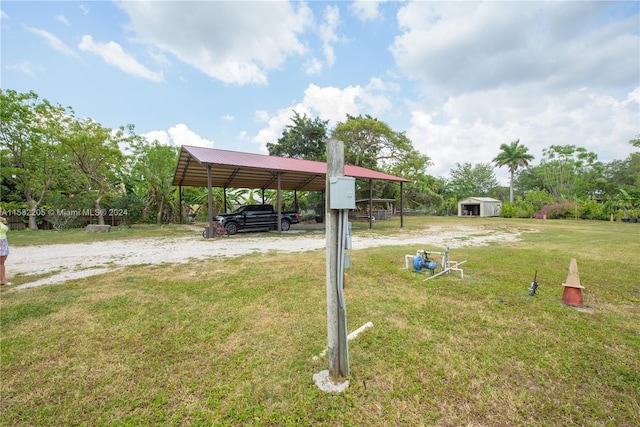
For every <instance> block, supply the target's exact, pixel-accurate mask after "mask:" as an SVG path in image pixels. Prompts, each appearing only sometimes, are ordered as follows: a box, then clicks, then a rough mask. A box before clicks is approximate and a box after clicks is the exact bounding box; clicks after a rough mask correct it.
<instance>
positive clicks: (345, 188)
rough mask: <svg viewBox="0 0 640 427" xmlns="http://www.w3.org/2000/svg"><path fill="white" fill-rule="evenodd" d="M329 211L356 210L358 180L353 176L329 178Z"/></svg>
mask: <svg viewBox="0 0 640 427" xmlns="http://www.w3.org/2000/svg"><path fill="white" fill-rule="evenodd" d="M329 186H330V188H329V209H355V208H356V179H355V178H353V177H351V176H332V177H330V178H329Z"/></svg>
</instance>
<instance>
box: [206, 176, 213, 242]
mask: <svg viewBox="0 0 640 427" xmlns="http://www.w3.org/2000/svg"><path fill="white" fill-rule="evenodd" d="M211 185H212V183H211V165H207V189H208V191H209V206H208V207H209V233H208V234H207V237H213V189H212V188H211Z"/></svg>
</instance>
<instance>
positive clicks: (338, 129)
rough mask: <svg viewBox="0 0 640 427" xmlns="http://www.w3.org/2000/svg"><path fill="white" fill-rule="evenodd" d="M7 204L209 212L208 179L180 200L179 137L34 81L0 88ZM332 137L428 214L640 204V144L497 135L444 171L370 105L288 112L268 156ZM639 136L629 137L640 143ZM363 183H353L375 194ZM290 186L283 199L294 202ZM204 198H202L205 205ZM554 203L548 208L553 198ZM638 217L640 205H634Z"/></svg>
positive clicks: (30, 210)
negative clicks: (118, 120)
mask: <svg viewBox="0 0 640 427" xmlns="http://www.w3.org/2000/svg"><path fill="white" fill-rule="evenodd" d="M0 110H1V111H0V144H1V145H0V160H1V162H2V163H1V164H0V177H1V179H2V182H1V184H0V203H1V205H0V208H1V209H2V210H3V212H4V213H5V214H7V213H8V214H9V215H12V214H13V217H14V218H13V220H14V221H15V220H16V218H15V217H20V218H19V220H21V221H23V222H25V224H26V225H27V226H28V227H29V228H30V229H33V230H35V229H38V228H39V227H43V226H44V225H46V224H49V225H50V226H52V227H54V228H58V229H60V228H65V227H69V226H73V225H78V222H81V221H87V215H80V214H88V216H89V220H90V221H93V222H96V223H98V224H104V223H105V220H106V218H107V217H108V216H110V218H111V220H112V221H113V217H114V216H117V217H119V218H117V219H118V222H125V223H127V224H131V223H138V222H150V223H156V224H161V223H164V222H177V221H178V219H179V218H187V217H189V214H192V215H202V217H206V212H205V210H206V204H207V203H206V200H207V190H206V189H203V188H193V187H187V188H184V189H183V194H182V199H183V201H184V204H183V206H180V203H179V197H178V193H177V189H176V188H175V187H174V186H173V185H172V181H173V173H174V171H175V167H176V163H177V158H178V154H179V152H178V148H177V147H171V146H165V145H162V144H160V143H159V142H158V141H148V140H147V139H146V138H145V137H143V136H141V135H137V134H136V132H135V127H134V126H133V125H126V126H121V127H119V128H118V129H110V128H107V127H104V126H102V125H101V124H100V123H98V122H96V121H95V120H93V119H88V118H78V117H76V114H75V112H74V111H73V109H72V108H71V107H63V106H61V105H60V104H53V103H51V102H49V101H48V100H46V99H42V98H40V97H39V96H38V95H37V94H36V93H34V92H32V91H31V92H28V93H19V92H17V91H14V90H10V89H9V90H2V89H0ZM331 138H334V139H339V140H342V141H344V143H345V163H346V164H351V165H356V166H362V167H365V168H369V169H373V170H377V171H381V172H384V173H388V174H391V175H395V176H399V177H403V178H406V179H408V180H409V181H410V182H409V183H407V184H406V185H405V186H404V189H403V190H404V194H403V196H404V206H405V208H406V209H407V210H411V211H415V212H418V213H423V214H435V215H448V214H455V213H456V211H457V202H458V200H461V199H464V198H466V197H469V196H489V197H495V198H498V199H500V200H503V201H504V202H505V203H503V212H502V213H503V215H504V216H520V217H532V216H534V215H536V214H539V213H540V212H542V210H543V209H547V212H546V213H548V214H549V215H550V216H566V215H567V212H569V213H570V214H571V215H574V216H575V215H578V216H581V217H586V218H591V219H608V217H609V215H610V214H616V215H618V216H623V215H630V214H634V211H635V210H637V209H638V208H640V153H638V152H636V153H632V154H631V155H629V156H628V157H627V158H626V159H623V160H614V161H612V162H610V163H601V162H598V160H597V156H596V155H595V154H594V153H591V152H589V151H587V150H586V149H584V148H582V147H578V146H575V145H566V146H555V145H552V146H550V147H548V148H547V149H545V150H544V152H543V158H542V159H541V160H540V162H539V163H538V164H533V161H534V158H533V156H532V155H531V154H529V153H528V149H527V148H526V147H525V146H524V145H522V144H520V141H519V140H516V141H512V142H511V143H508V144H507V143H505V144H501V145H500V146H499V149H497V150H496V151H497V154H496V157H495V158H494V159H493V161H492V163H478V164H471V163H464V164H459V163H458V164H456V167H455V168H453V169H451V171H450V173H449V176H447V177H434V176H432V175H430V174H428V168H429V167H430V166H431V165H432V162H431V159H430V158H429V157H428V156H427V155H425V154H423V153H420V152H419V151H417V150H416V149H415V148H414V147H413V144H412V142H411V140H410V139H409V138H408V137H407V135H406V134H405V133H404V132H398V131H395V130H393V129H392V128H391V127H390V126H389V125H388V124H386V123H385V122H383V121H380V120H378V119H376V118H374V117H371V116H370V115H359V116H351V115H347V116H346V119H345V120H344V121H342V122H339V123H337V124H336V126H335V127H333V128H332V129H329V125H328V121H323V120H321V119H320V118H318V117H316V118H312V117H309V116H307V115H306V114H302V115H301V114H299V113H298V112H296V111H293V112H292V118H291V123H290V124H288V125H287V126H286V127H285V128H284V130H283V131H282V134H281V136H280V138H279V139H278V140H277V141H275V142H272V143H268V144H267V149H268V152H269V155H273V156H283V157H292V158H298V159H306V160H317V161H325V160H326V144H327V141H328V140H329V139H331ZM639 141H640V137H636V138H635V139H632V140H631V141H630V143H631V144H633V145H634V146H635V147H639V148H640V143H639ZM499 167H507V168H508V170H509V172H510V185H509V187H503V186H500V185H499V184H498V181H497V179H496V177H495V168H499ZM368 185H369V184H368V183H362V182H358V183H357V191H358V192H359V194H358V196H359V197H360V198H368V192H369V189H368ZM373 186H374V194H375V195H376V196H375V197H379V198H390V199H396V200H399V199H400V194H399V192H400V189H399V186H398V185H396V184H392V183H387V182H383V181H376V182H374V183H373ZM224 197H226V199H227V200H226V201H227V203H228V204H231V205H234V204H241V203H260V202H263V201H264V202H267V203H269V202H271V201H273V200H274V199H275V191H265V192H262V193H261V194H259V193H256V192H255V191H254V190H253V189H232V190H230V191H226V192H225V193H223V190H222V189H214V210H216V212H220V211H222V210H223V209H224V207H225V201H224V200H223V198H224ZM321 197H322V196H321V194H318V193H317V192H315V193H303V194H300V193H299V194H296V197H295V202H296V203H297V204H298V206H297V207H298V208H299V209H302V210H304V209H306V208H309V207H317V206H319V205H321V202H322V201H321ZM293 200H294V196H293V193H292V192H285V194H284V202H285V205H287V204H288V205H289V206H290V207H293V206H292V205H293ZM201 206H203V207H202V208H200V207H201ZM552 207H553V209H555V210H553V209H552ZM637 216H640V211H638V212H637Z"/></svg>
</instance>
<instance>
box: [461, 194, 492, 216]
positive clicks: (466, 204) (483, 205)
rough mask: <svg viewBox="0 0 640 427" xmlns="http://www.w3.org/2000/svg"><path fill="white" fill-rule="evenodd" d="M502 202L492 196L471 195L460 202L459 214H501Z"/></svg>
mask: <svg viewBox="0 0 640 427" xmlns="http://www.w3.org/2000/svg"><path fill="white" fill-rule="evenodd" d="M501 206H502V202H501V201H500V200H497V199H493V198H491V197H469V198H467V199H464V200H461V201H459V202H458V216H482V217H486V216H500V207H501Z"/></svg>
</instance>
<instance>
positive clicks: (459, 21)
mask: <svg viewBox="0 0 640 427" xmlns="http://www.w3.org/2000/svg"><path fill="white" fill-rule="evenodd" d="M618 6H619V5H618ZM614 7H616V5H615V4H613V3H610V2H590V3H574V2H553V3H551V2H477V3H465V4H464V7H463V6H462V5H461V4H460V3H457V2H408V3H406V4H405V5H403V6H402V7H401V8H400V10H399V12H398V16H397V18H398V24H399V26H400V28H401V29H402V33H401V34H400V35H398V36H397V37H396V38H395V40H394V43H393V44H392V46H391V47H390V49H391V52H392V54H393V55H394V58H395V60H396V64H397V65H398V67H399V70H401V71H402V72H403V73H404V74H405V75H406V76H408V77H409V78H411V79H413V80H414V81H415V82H416V86H417V89H418V96H416V97H415V98H414V99H413V100H409V101H408V102H407V104H408V105H409V106H410V110H411V111H412V118H411V127H410V129H409V130H408V131H407V135H408V136H409V137H410V138H411V139H412V141H413V142H414V146H415V147H416V148H418V149H419V150H420V151H421V152H423V153H425V154H427V155H428V156H430V157H431V158H432V159H433V161H434V163H435V165H434V166H433V167H432V168H430V170H429V173H431V174H433V175H436V176H446V175H447V174H448V172H449V170H450V169H451V168H453V167H454V165H455V163H456V162H459V163H465V162H470V163H480V162H482V163H487V162H490V161H491V160H492V159H493V158H494V157H495V156H496V155H497V154H498V152H499V146H500V144H502V143H508V142H511V141H513V140H516V139H520V141H521V143H522V144H523V145H525V146H526V147H528V148H529V151H530V152H531V154H533V155H534V156H535V157H536V159H535V160H534V164H535V163H537V162H538V161H540V158H541V155H542V150H543V149H544V148H547V147H549V146H550V145H567V144H571V145H576V146H582V147H585V148H586V149H588V150H589V151H593V152H595V153H596V154H598V157H599V160H601V161H605V162H606V161H611V160H613V159H622V158H624V157H625V156H626V155H627V154H628V153H630V152H631V151H632V150H631V148H632V147H630V145H629V144H628V140H629V139H630V138H631V137H632V136H633V135H634V134H637V133H638V132H640V120H639V119H638V118H639V117H640V109H639V105H638V99H639V98H640V96H639V95H638V93H639V92H638V83H639V81H638V49H637V48H638V32H639V31H640V26H639V23H638V21H637V12H636V14H633V15H632V16H631V17H629V18H619V17H618V16H619V15H616V14H614V13H612V8H614ZM614 15H616V16H615V17H614ZM496 172H497V175H498V177H499V179H500V180H501V182H503V183H504V184H506V183H507V182H508V173H507V171H506V170H497V171H496Z"/></svg>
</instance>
